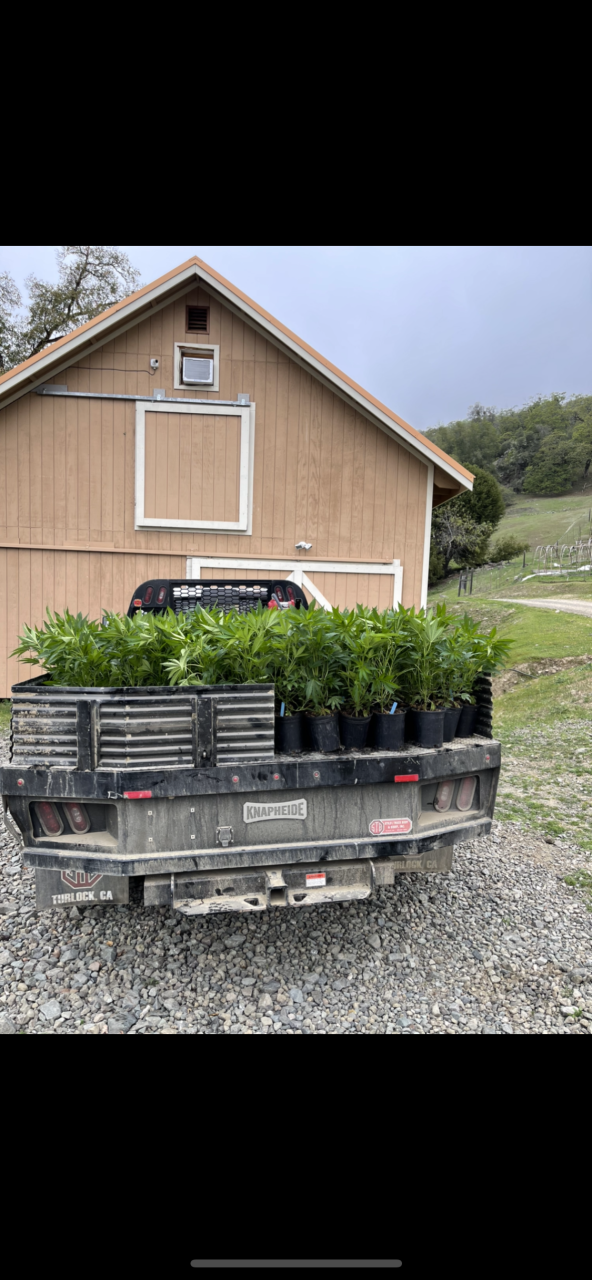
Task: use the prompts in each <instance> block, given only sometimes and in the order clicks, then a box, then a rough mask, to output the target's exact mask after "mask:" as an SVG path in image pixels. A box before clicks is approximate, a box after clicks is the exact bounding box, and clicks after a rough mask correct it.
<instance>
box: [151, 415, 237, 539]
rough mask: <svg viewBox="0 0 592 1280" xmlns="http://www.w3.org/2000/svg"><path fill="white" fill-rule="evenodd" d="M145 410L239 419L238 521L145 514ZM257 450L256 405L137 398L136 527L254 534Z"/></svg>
mask: <svg viewBox="0 0 592 1280" xmlns="http://www.w3.org/2000/svg"><path fill="white" fill-rule="evenodd" d="M146 413H192V414H198V415H200V416H201V415H202V414H214V415H215V416H216V417H220V418H224V417H228V418H240V420H241V444H240V477H239V518H238V520H167V519H166V518H164V517H162V516H145V515H144V486H145V480H146ZM254 449H255V405H254V404H248V405H236V406H235V405H222V404H216V402H215V401H211V402H210V403H209V404H201V405H199V407H198V406H197V405H195V404H184V403H183V402H179V401H177V403H176V404H174V405H172V404H170V403H167V402H166V401H159V400H138V401H136V512H135V528H136V529H187V530H192V529H203V530H206V531H209V530H212V531H213V532H215V533H245V534H250V533H251V522H252V515H253V470H254V467H253V459H254Z"/></svg>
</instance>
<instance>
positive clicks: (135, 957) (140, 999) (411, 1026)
mask: <svg viewBox="0 0 592 1280" xmlns="http://www.w3.org/2000/svg"><path fill="white" fill-rule="evenodd" d="M587 866H589V861H587V860H586V857H585V855H584V854H583V853H582V852H581V851H580V850H578V849H577V848H576V847H575V846H573V845H570V844H567V843H565V842H564V843H563V844H561V843H560V842H559V841H558V842H557V843H555V844H554V845H549V844H548V843H546V842H545V841H544V840H542V839H538V838H534V837H532V836H530V835H529V834H528V832H527V831H526V830H525V829H521V828H520V826H518V825H517V824H512V823H505V824H501V823H496V824H495V831H494V833H493V834H492V835H491V836H489V837H486V838H482V839H481V840H477V841H474V842H468V843H466V844H463V845H461V846H457V851H456V854H455V861H454V869H453V871H452V872H451V873H450V874H440V875H433V876H428V875H425V876H416V875H409V876H408V877H405V876H404V875H400V876H399V877H398V879H397V882H396V884H395V885H394V886H393V887H389V888H383V889H381V890H380V891H379V892H378V894H377V896H376V897H375V898H373V899H370V900H369V901H368V902H359V903H355V902H354V903H347V904H343V905H339V906H334V907H332V908H330V909H329V910H327V909H324V908H322V907H308V908H302V909H297V908H277V909H275V910H272V911H269V912H267V913H262V914H261V915H249V916H246V917H245V916H241V915H235V914H229V915H227V916H209V917H201V918H199V917H193V918H191V919H189V918H186V917H183V916H180V915H178V914H177V913H176V912H173V911H172V910H171V909H170V908H168V907H167V908H159V909H155V908H150V909H144V908H143V907H140V906H124V907H110V908H109V907H100V906H97V907H94V906H93V907H89V908H83V909H81V910H79V909H78V908H76V907H73V908H71V909H70V911H68V910H64V909H55V910H52V911H42V912H40V913H39V914H37V913H36V911H35V882H34V873H33V872H28V871H26V870H23V869H22V868H21V863H20V854H19V853H18V852H17V851H16V849H15V845H14V843H13V841H12V838H11V836H10V835H9V833H8V832H7V831H6V829H5V828H4V826H1V827H0V871H1V880H0V910H1V912H2V915H0V966H1V979H2V981H1V983H0V991H1V995H0V1031H2V1032H4V1033H8V1034H10V1033H12V1032H17V1033H18V1032H27V1034H48V1033H49V1034H53V1033H57V1034H65V1035H80V1034H85V1035H88V1034H91V1035H100V1034H102V1033H107V1034H112V1035H113V1034H115V1035H118V1034H128V1035H154V1034H159V1035H167V1034H168V1035H178V1034H186V1035H190V1034H195V1033H201V1034H203V1033H205V1034H210V1035H211V1034H224V1033H226V1032H229V1033H230V1034H245V1035H250V1034H259V1035H261V1034H262V1035H273V1034H276V1033H277V1034H284V1033H285V1034H287V1035H300V1034H301V1035H309V1034H311V1033H318V1034H322V1035H325V1034H330V1033H332V1034H335V1033H338V1032H343V1033H346V1034H352V1033H356V1032H357V1033H359V1032H365V1033H370V1034H376V1033H379V1034H385V1033H386V1034H391V1033H392V1034H403V1035H405V1034H411V1035H413V1034H415V1035H424V1034H426V1033H432V1034H440V1035H442V1034H448V1035H458V1034H480V1033H481V1034H496V1035H499V1034H508V1035H511V1034H516V1033H519V1032H523V1033H526V1034H533V1033H542V1034H559V1035H565V1034H571V1035H574V1034H575V1035H580V1034H583V1033H588V1034H589V1033H590V1031H591V1030H592V959H591V950H590V940H591V933H592V914H591V913H590V911H589V910H588V907H587V904H586V900H585V896H584V894H583V893H582V892H581V891H580V890H579V889H576V888H569V887H568V886H567V885H566V884H565V883H564V882H563V877H564V876H565V875H568V874H569V873H570V872H572V871H573V870H575V869H576V868H579V867H587Z"/></svg>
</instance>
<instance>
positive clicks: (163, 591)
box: [156, 587, 166, 604]
mask: <svg viewBox="0 0 592 1280" xmlns="http://www.w3.org/2000/svg"><path fill="white" fill-rule="evenodd" d="M165 599H166V587H161V588H160V591H159V593H158V595H157V597H156V603H157V604H162V603H163V601H164V600H165Z"/></svg>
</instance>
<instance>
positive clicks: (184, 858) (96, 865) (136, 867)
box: [23, 817, 491, 876]
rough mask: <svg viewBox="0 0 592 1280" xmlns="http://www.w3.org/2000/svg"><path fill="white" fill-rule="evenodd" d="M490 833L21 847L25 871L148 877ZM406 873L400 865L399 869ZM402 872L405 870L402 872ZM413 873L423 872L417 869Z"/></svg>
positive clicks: (390, 850) (410, 848)
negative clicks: (222, 845) (109, 850)
mask: <svg viewBox="0 0 592 1280" xmlns="http://www.w3.org/2000/svg"><path fill="white" fill-rule="evenodd" d="M490 831H491V818H488V817H483V818H476V819H474V820H473V821H471V822H463V823H462V824H459V825H458V826H455V827H451V826H447V827H446V828H444V827H442V828H441V829H435V830H431V831H430V832H429V833H428V832H426V834H425V835H423V836H417V835H410V836H399V838H398V839H397V840H388V839H384V838H381V839H369V840H365V839H363V840H360V839H358V840H318V841H307V842H303V843H302V844H290V845H283V846H280V847H277V848H270V846H269V845H259V846H257V845H248V846H243V847H242V848H241V847H240V846H238V847H237V846H232V847H231V848H229V849H224V850H216V851H212V852H200V853H199V854H198V853H197V852H193V851H190V852H185V851H184V850H179V851H175V850H172V851H171V852H170V853H167V854H145V855H134V856H132V857H129V858H126V857H122V856H121V855H118V856H114V857H110V856H109V855H108V854H107V855H106V854H104V853H88V852H80V851H77V850H75V849H68V851H67V853H65V852H62V851H58V850H56V849H43V848H39V847H37V848H27V847H25V848H24V849H23V862H24V863H25V864H26V865H27V866H29V867H36V868H39V869H43V868H45V869H46V870H48V871H49V870H56V871H59V870H62V868H63V867H64V866H65V865H67V866H68V867H72V868H74V869H75V870H77V871H88V872H95V873H97V872H100V873H102V874H103V875H112V876H150V875H171V874H174V875H176V874H184V873H187V872H219V871H232V870H241V869H245V870H248V869H249V868H253V869H255V868H263V867H271V866H274V867H282V866H293V865H298V864H300V863H319V862H322V863H331V862H340V861H349V860H358V861H359V860H364V859H374V858H379V859H383V858H384V859H388V858H394V859H395V860H406V859H409V861H410V862H412V861H413V859H415V860H416V861H417V859H421V858H423V856H424V855H426V854H428V853H429V851H430V850H432V849H441V848H444V847H447V846H452V845H455V844H459V843H460V842H461V841H464V840H474V839H475V838H476V837H478V836H483V835H487V834H488V833H489V832H490ZM400 869H401V870H402V869H404V868H403V867H401V868H400ZM405 869H406V868H405ZM409 869H412V870H424V869H425V868H423V867H420V866H417V867H410V868H409Z"/></svg>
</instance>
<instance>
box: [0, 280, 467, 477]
mask: <svg viewBox="0 0 592 1280" xmlns="http://www.w3.org/2000/svg"><path fill="white" fill-rule="evenodd" d="M198 280H199V282H200V283H201V284H202V285H203V286H205V287H206V288H210V289H211V290H212V291H213V292H214V293H216V294H218V295H219V296H220V297H221V299H222V301H224V302H225V303H226V304H228V305H230V307H231V308H232V309H233V310H236V311H238V312H239V313H241V314H242V315H243V316H245V317H246V318H248V319H249V320H250V321H251V323H252V324H254V326H255V328H257V329H258V330H259V331H260V332H262V333H263V334H264V335H265V336H267V337H270V338H272V339H275V341H276V343H278V342H279V344H280V345H281V346H283V347H284V348H286V349H287V350H288V351H289V352H290V353H291V355H292V356H296V358H298V359H299V361H300V363H302V364H304V365H305V366H308V367H309V368H311V369H312V370H314V371H315V372H316V374H317V375H318V376H320V377H321V380H322V381H323V382H326V383H327V384H328V385H330V386H332V387H333V388H338V389H340V390H341V391H342V392H345V393H346V394H347V395H348V398H349V399H351V400H353V401H354V402H356V403H357V404H358V405H359V406H360V407H361V408H362V409H365V410H366V412H368V411H370V413H371V415H372V417H373V418H374V419H377V420H378V421H379V422H381V424H382V425H383V426H386V427H388V428H389V429H390V431H392V432H393V434H394V435H395V436H397V437H398V438H399V439H401V440H402V441H403V442H404V443H407V444H409V445H411V446H412V448H413V449H414V450H416V451H417V452H419V453H420V454H423V455H424V456H425V457H426V460H427V461H429V462H432V463H434V464H435V465H437V466H438V467H439V468H440V469H441V470H442V471H445V472H447V473H448V475H449V476H451V477H452V478H453V479H454V481H455V482H456V484H457V485H460V486H461V487H462V488H463V489H471V488H472V481H473V475H472V473H471V472H470V471H467V470H466V468H465V467H463V466H461V464H460V462H456V461H455V459H454V458H450V457H449V456H448V454H447V453H444V451H443V450H442V449H439V448H438V446H437V445H436V444H434V443H433V441H431V440H429V439H428V438H427V436H424V435H422V433H421V432H420V431H416V429H415V427H412V426H410V425H409V423H408V422H405V420H404V419H403V418H400V417H399V415H398V414H396V413H394V412H393V410H392V409H389V408H387V406H386V405H384V404H382V403H381V401H380V400H377V399H376V397H375V396H373V395H371V394H370V392H369V391H365V390H364V388H363V387H360V386H359V385H358V383H357V382H354V380H353V378H350V377H348V375H347V374H346V373H343V372H342V371H341V370H340V369H338V368H337V367H336V365H334V364H332V363H331V361H330V360H326V359H325V357H324V356H322V355H320V353H319V352H318V351H315V350H314V347H311V346H309V344H308V343H307V342H304V341H303V339H302V338H299V337H298V336H297V334H295V333H292V331H291V329H288V328H287V327H286V325H284V324H282V323H281V321H280V320H276V319H275V317H274V316H272V315H270V313H269V311H265V309H264V308H263V307H260V306H259V304H258V303H257V302H254V301H253V299H252V298H249V297H248V296H247V294H246V293H243V292H242V290H241V289H237V287H236V285H234V284H231V283H230V281H229V280H226V279H225V278H224V276H221V275H220V274H219V272H217V271H215V270H214V268H213V267H209V266H208V264H207V263H206V262H202V260H201V258H198V257H197V256H194V257H192V258H189V259H188V260H187V262H183V263H182V264H181V265H180V266H178V267H175V268H173V270H172V271H168V272H167V273H166V275H164V276H160V277H159V279H158V280H154V281H153V282H152V283H151V284H147V285H144V287H143V288H142V289H138V290H137V291H136V292H135V293H131V294H129V295H128V297H127V298H123V299H122V300H121V302H116V303H115V304H114V306H112V307H108V309H107V310H106V311H102V312H101V314H100V315H98V316H95V318H94V320H87V322H86V324H82V325H80V327H79V328H78V329H74V330H73V331H72V332H71V333H68V334H66V335H65V336H64V337H63V338H58V339H57V341H56V342H52V343H50V345H49V346H47V347H44V348H43V350H42V351H39V352H38V353H37V355H35V356H30V357H29V359H28V360H23V362H22V364H18V365H16V367H15V368H14V369H10V370H9V371H8V373H4V374H2V375H1V376H0V408H1V407H2V404H3V403H5V402H7V401H11V400H13V399H16V398H17V397H18V396H20V395H24V394H25V393H26V392H27V391H31V390H33V389H34V388H35V386H38V385H39V384H40V383H41V382H43V381H44V380H46V379H47V378H48V377H53V376H54V375H55V374H57V373H58V372H60V371H61V370H62V369H63V368H65V367H66V366H67V365H68V364H71V363H72V361H73V360H77V359H79V358H80V356H81V355H82V354H83V353H84V351H85V350H88V349H89V348H94V349H95V350H96V349H97V346H98V345H103V343H104V342H107V341H109V339H110V338H111V337H113V336H114V331H115V330H117V329H121V328H129V327H131V325H133V324H136V323H139V321H140V320H142V319H144V318H145V316H146V315H148V314H150V312H151V311H152V310H153V308H154V307H155V306H158V307H159V308H160V307H161V306H166V305H167V303H168V302H170V301H172V300H173V297H174V296H176V295H178V294H180V293H185V292H187V291H188V290H189V289H190V288H191V287H192V285H193V284H194V283H195V282H196V281H198Z"/></svg>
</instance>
